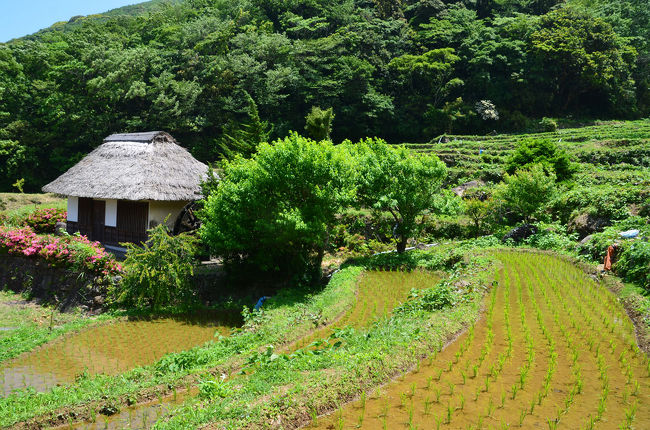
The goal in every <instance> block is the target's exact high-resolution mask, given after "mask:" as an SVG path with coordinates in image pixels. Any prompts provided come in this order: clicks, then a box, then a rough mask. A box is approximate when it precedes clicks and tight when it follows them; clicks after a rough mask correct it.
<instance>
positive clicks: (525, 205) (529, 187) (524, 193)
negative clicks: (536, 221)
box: [496, 164, 556, 222]
mask: <svg viewBox="0 0 650 430" xmlns="http://www.w3.org/2000/svg"><path fill="white" fill-rule="evenodd" d="M555 192H556V184H555V174H554V173H553V172H551V173H547V172H546V171H545V170H544V166H542V165H541V164H534V165H532V166H530V167H529V169H528V170H517V171H516V172H515V174H513V175H509V174H507V173H506V176H505V178H504V180H503V183H502V184H501V185H500V186H499V188H498V189H497V192H496V198H497V199H498V200H500V201H501V202H502V203H503V205H504V206H505V209H506V210H507V211H510V212H511V213H512V214H514V215H515V216H516V217H519V218H520V219H523V220H524V221H525V222H530V221H531V220H532V219H533V218H535V217H538V216H539V215H540V214H541V213H542V211H543V209H544V208H545V207H546V205H547V204H548V202H549V201H551V199H552V198H553V196H554V194H555Z"/></svg>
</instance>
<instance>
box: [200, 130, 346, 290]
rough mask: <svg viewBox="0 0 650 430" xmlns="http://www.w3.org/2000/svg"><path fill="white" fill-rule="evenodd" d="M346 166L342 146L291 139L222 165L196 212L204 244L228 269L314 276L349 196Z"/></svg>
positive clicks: (300, 138) (289, 275) (302, 138)
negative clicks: (213, 186)
mask: <svg viewBox="0 0 650 430" xmlns="http://www.w3.org/2000/svg"><path fill="white" fill-rule="evenodd" d="M350 163H351V161H350V157H349V156H348V153H347V151H345V149H344V148H341V147H335V146H334V145H333V144H331V143H329V142H321V143H317V142H314V141H312V140H310V139H307V138H304V137H302V136H299V135H298V134H296V133H293V134H291V135H290V136H288V137H286V138H285V139H282V140H278V141H276V142H275V143H274V144H273V145H269V144H267V143H263V144H262V145H260V147H259V150H258V152H257V153H256V154H254V155H253V157H252V158H251V159H249V160H246V159H241V158H237V159H235V160H234V161H232V162H227V163H225V164H224V170H223V175H222V177H223V179H222V181H221V182H220V183H219V186H218V187H216V190H214V191H213V192H212V193H211V194H210V195H209V196H208V198H207V200H206V202H205V207H204V209H203V211H202V212H201V214H200V216H201V219H202V221H203V225H202V227H201V237H202V239H203V241H204V243H205V244H206V245H207V246H208V248H209V249H210V251H211V252H212V254H213V255H220V256H223V257H224V259H225V261H226V263H228V264H229V266H230V268H233V267H234V266H235V265H237V266H239V265H240V264H241V265H242V266H240V267H247V268H251V269H253V270H257V271H263V272H266V273H274V274H276V275H278V276H283V277H286V278H291V277H294V278H295V279H296V280H300V279H303V280H304V279H307V278H310V277H313V276H318V275H319V274H320V263H321V261H322V258H323V254H324V252H325V250H326V248H327V246H328V232H329V230H330V228H331V227H332V226H333V225H334V224H335V220H336V214H337V213H338V212H340V211H341V209H342V207H344V204H346V203H348V202H350V201H351V200H352V198H353V197H354V184H353V180H352V179H353V174H354V171H353V169H352V168H351V164H350Z"/></svg>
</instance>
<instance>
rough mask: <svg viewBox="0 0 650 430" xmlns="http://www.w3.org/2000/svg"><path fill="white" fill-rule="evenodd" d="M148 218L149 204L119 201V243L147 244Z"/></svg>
mask: <svg viewBox="0 0 650 430" xmlns="http://www.w3.org/2000/svg"><path fill="white" fill-rule="evenodd" d="M148 218H149V203H147V202H133V201H127V200H118V201H117V232H118V241H119V242H133V243H140V242H146V240H147V221H148Z"/></svg>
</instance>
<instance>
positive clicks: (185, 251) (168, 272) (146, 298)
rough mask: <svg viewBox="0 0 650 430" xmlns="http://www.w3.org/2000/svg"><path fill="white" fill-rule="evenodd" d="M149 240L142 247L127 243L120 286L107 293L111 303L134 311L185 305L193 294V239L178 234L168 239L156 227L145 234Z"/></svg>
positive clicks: (165, 232) (163, 228) (165, 231)
mask: <svg viewBox="0 0 650 430" xmlns="http://www.w3.org/2000/svg"><path fill="white" fill-rule="evenodd" d="M148 233H149V240H148V241H147V242H146V243H145V244H144V245H143V246H142V247H139V246H137V245H134V244H131V243H127V244H124V245H125V246H126V247H127V250H128V251H127V254H126V260H125V262H124V267H125V269H126V274H125V276H124V279H123V280H122V282H121V283H120V284H119V285H118V286H116V287H115V288H113V289H112V290H111V291H110V298H111V301H113V302H115V303H119V304H125V305H129V306H133V307H136V308H140V307H146V306H149V307H151V308H154V309H156V308H160V307H162V306H168V305H182V304H188V303H190V302H191V301H192V300H193V298H194V297H193V296H194V291H193V289H192V284H191V282H190V278H191V276H192V275H193V273H194V272H193V270H194V264H195V258H194V256H195V253H196V249H197V247H196V239H195V238H194V237H192V236H189V235H185V234H180V235H177V236H171V235H170V234H169V229H168V228H167V227H166V226H165V225H164V224H160V225H158V226H156V227H154V228H152V229H151V230H149V231H148Z"/></svg>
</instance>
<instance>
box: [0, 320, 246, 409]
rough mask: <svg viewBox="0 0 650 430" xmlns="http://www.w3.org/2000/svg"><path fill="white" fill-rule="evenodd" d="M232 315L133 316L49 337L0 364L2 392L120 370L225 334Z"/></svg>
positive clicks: (40, 388) (41, 388)
mask: <svg viewBox="0 0 650 430" xmlns="http://www.w3.org/2000/svg"><path fill="white" fill-rule="evenodd" d="M239 323H240V321H239V318H238V316H237V314H234V315H230V314H228V315H224V314H223V313H219V314H216V313H213V312H209V313H200V314H197V315H195V316H192V317H173V318H158V319H134V320H125V321H119V322H115V323H112V324H106V325H102V326H98V327H94V328H90V329H86V330H83V331H81V332H79V333H75V334H72V335H69V336H65V337H63V338H61V339H58V340H55V341H53V342H50V343H48V344H46V345H44V346H42V347H39V348H37V349H35V350H34V351H31V352H29V353H26V354H23V355H21V356H19V357H17V358H16V359H14V360H11V361H9V362H7V363H4V366H2V367H1V368H0V384H1V385H0V387H1V393H2V395H3V396H7V395H9V394H10V393H11V392H12V391H14V390H16V389H24V388H33V389H35V390H36V391H45V390H48V389H49V388H51V387H53V386H56V385H64V384H70V383H73V382H74V381H75V379H76V378H77V377H79V376H80V375H96V374H100V373H101V374H106V375H115V374H119V373H123V372H125V371H128V370H130V369H133V368H135V367H138V366H144V365H148V364H152V363H154V362H155V361H157V360H159V359H160V358H162V357H163V356H164V355H165V354H168V353H170V352H178V351H182V350H186V349H190V348H193V347H195V346H197V345H201V344H203V343H205V342H206V341H209V340H212V339H214V336H215V334H216V333H218V334H221V335H227V334H228V333H229V332H230V329H231V327H233V326H236V325H239Z"/></svg>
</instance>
